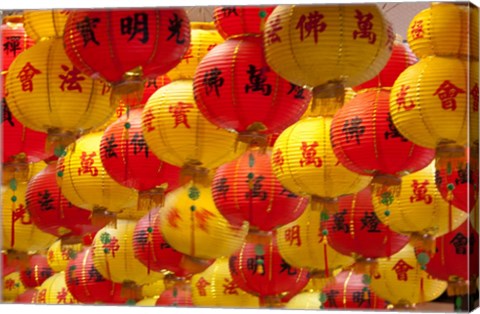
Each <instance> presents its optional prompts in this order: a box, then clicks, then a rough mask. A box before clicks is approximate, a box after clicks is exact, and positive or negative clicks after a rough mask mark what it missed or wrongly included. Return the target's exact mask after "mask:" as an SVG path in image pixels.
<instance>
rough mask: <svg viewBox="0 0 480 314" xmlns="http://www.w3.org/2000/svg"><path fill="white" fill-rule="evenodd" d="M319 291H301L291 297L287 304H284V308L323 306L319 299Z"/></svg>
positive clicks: (313, 308)
mask: <svg viewBox="0 0 480 314" xmlns="http://www.w3.org/2000/svg"><path fill="white" fill-rule="evenodd" d="M321 299H322V298H321V292H316V291H310V292H301V293H299V294H297V295H296V296H294V297H293V298H291V299H290V300H289V301H288V303H287V304H285V309H289V310H318V309H322V308H323V304H322V301H320V300H321Z"/></svg>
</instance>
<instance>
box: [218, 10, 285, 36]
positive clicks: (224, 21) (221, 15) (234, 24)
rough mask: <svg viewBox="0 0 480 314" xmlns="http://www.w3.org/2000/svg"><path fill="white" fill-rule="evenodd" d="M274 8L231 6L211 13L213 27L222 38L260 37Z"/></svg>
mask: <svg viewBox="0 0 480 314" xmlns="http://www.w3.org/2000/svg"><path fill="white" fill-rule="evenodd" d="M273 9H275V7H259V6H257V7H249V6H231V7H217V8H215V10H214V11H213V20H214V22H215V27H216V28H217V30H218V32H219V33H220V35H222V37H223V38H225V39H228V38H229V37H231V36H238V35H249V36H252V35H262V34H263V29H264V26H265V22H266V21H267V18H268V16H269V15H270V13H272V11H273Z"/></svg>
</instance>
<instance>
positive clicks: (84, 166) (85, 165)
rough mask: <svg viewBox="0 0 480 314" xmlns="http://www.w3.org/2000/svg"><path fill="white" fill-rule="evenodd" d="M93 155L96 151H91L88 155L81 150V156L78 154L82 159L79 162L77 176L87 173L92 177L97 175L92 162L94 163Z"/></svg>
mask: <svg viewBox="0 0 480 314" xmlns="http://www.w3.org/2000/svg"><path fill="white" fill-rule="evenodd" d="M95 156H97V153H96V152H92V153H91V154H90V155H87V153H86V152H82V156H80V159H81V160H82V161H81V162H80V168H78V175H79V176H80V175H82V174H87V173H90V174H91V175H92V177H96V176H97V175H98V169H97V167H93V164H94V163H95V160H94V159H93V157H95Z"/></svg>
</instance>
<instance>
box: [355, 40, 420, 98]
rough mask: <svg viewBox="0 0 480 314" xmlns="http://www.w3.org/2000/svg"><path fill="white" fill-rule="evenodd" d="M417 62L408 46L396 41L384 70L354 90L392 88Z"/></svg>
mask: <svg viewBox="0 0 480 314" xmlns="http://www.w3.org/2000/svg"><path fill="white" fill-rule="evenodd" d="M416 62H417V58H416V57H415V54H414V53H413V52H412V51H411V50H410V48H409V47H408V45H406V44H403V43H402V42H401V41H399V40H396V41H395V42H394V44H393V50H392V55H391V56H390V59H389V60H388V62H387V64H386V65H385V67H384V68H383V70H382V71H380V73H379V74H378V75H377V76H375V77H374V78H373V79H371V80H369V81H367V82H365V83H362V84H360V85H357V86H355V87H353V90H354V91H356V92H358V91H360V90H362V89H367V88H379V87H392V86H393V84H394V83H395V81H396V80H397V78H398V76H399V75H400V74H401V73H402V72H403V71H404V70H405V69H406V68H408V67H409V66H411V65H413V64H415V63H416Z"/></svg>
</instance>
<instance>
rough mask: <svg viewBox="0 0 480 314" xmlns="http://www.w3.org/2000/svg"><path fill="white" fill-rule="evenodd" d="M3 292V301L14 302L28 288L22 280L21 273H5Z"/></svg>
mask: <svg viewBox="0 0 480 314" xmlns="http://www.w3.org/2000/svg"><path fill="white" fill-rule="evenodd" d="M2 277H3V284H2V287H3V293H2V295H1V299H0V300H1V301H2V302H13V301H14V300H15V298H16V297H17V296H19V295H20V294H22V293H23V292H25V290H26V288H25V286H24V285H23V283H22V281H21V280H20V273H19V272H18V271H14V272H12V273H10V274H8V275H5V274H4V275H3V276H2Z"/></svg>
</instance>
